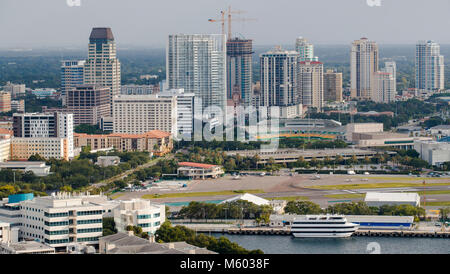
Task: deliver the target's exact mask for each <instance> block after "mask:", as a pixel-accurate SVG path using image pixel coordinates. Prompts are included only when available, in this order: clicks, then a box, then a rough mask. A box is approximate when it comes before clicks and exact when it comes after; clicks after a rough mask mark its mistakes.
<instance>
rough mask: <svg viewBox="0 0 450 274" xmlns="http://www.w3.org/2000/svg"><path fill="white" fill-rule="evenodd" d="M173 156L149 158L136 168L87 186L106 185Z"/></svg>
mask: <svg viewBox="0 0 450 274" xmlns="http://www.w3.org/2000/svg"><path fill="white" fill-rule="evenodd" d="M173 157H174V156H173V155H172V154H167V155H166V156H164V157H159V158H156V159H153V160H150V161H149V162H147V163H145V164H143V165H140V166H137V167H136V168H133V169H129V170H127V171H125V172H123V173H121V174H118V175H116V176H114V177H111V178H108V179H105V180H102V181H100V182H98V183H95V184H93V185H91V186H90V187H89V188H90V189H91V188H98V187H101V186H104V185H107V184H109V183H111V182H114V181H117V180H121V179H123V178H125V177H127V176H128V175H130V174H132V173H133V172H135V171H138V170H141V169H144V168H148V167H151V166H154V165H156V164H157V163H158V162H159V161H161V160H171V159H173Z"/></svg>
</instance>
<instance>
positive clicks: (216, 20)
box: [208, 6, 256, 39]
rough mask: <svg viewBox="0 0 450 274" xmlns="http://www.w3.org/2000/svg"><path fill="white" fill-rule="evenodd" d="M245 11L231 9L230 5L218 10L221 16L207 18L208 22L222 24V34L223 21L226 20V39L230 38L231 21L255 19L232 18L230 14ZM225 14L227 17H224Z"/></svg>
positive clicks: (223, 31) (250, 19)
mask: <svg viewBox="0 0 450 274" xmlns="http://www.w3.org/2000/svg"><path fill="white" fill-rule="evenodd" d="M242 13H246V11H243V10H232V9H231V6H229V7H228V11H227V12H225V11H220V14H221V18H220V19H208V22H212V23H215V22H221V24H222V34H225V22H228V39H231V35H232V32H231V22H232V21H234V22H247V21H256V19H254V18H232V14H242ZM225 16H226V17H227V18H225Z"/></svg>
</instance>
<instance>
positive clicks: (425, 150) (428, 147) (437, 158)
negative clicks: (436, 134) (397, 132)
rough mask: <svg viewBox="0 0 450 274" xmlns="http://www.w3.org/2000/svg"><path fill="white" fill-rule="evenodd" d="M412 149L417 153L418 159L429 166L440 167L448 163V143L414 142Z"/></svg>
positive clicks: (449, 153)
mask: <svg viewBox="0 0 450 274" xmlns="http://www.w3.org/2000/svg"><path fill="white" fill-rule="evenodd" d="M414 149H415V150H416V151H417V152H419V154H420V158H421V159H422V160H425V161H427V162H428V163H429V164H430V165H433V166H441V165H442V164H443V163H445V162H450V143H449V142H436V141H415V142H414Z"/></svg>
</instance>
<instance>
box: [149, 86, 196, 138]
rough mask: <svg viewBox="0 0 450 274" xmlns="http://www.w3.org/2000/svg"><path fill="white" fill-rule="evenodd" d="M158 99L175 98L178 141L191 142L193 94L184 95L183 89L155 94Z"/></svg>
mask: <svg viewBox="0 0 450 274" xmlns="http://www.w3.org/2000/svg"><path fill="white" fill-rule="evenodd" d="M157 96H158V97H159V98H173V97H174V98H176V101H177V135H176V137H177V138H178V139H183V138H184V139H186V140H191V139H192V134H193V132H194V109H195V108H194V101H195V94H194V93H185V92H184V89H171V90H167V91H163V92H160V93H158V94H157Z"/></svg>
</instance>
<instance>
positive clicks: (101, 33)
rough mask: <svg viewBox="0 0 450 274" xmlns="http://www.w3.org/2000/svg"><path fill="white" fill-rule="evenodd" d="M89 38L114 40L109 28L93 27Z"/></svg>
mask: <svg viewBox="0 0 450 274" xmlns="http://www.w3.org/2000/svg"><path fill="white" fill-rule="evenodd" d="M89 39H108V40H114V35H113V33H112V31H111V28H93V29H92V32H91V36H89Z"/></svg>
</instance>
